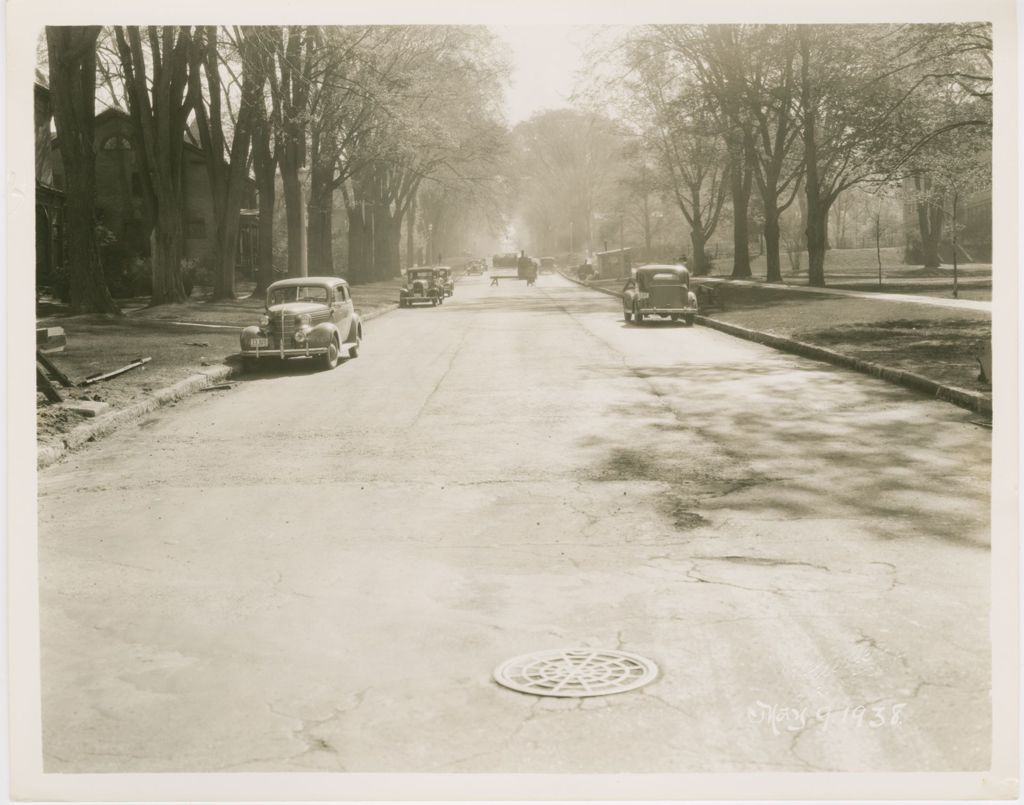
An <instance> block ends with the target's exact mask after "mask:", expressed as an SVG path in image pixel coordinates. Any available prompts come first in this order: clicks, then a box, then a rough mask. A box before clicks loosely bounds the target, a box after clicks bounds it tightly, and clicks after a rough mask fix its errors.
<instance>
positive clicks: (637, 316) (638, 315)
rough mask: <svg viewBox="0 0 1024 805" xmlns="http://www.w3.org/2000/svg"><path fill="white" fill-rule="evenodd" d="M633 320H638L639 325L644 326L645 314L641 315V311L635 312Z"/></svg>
mask: <svg viewBox="0 0 1024 805" xmlns="http://www.w3.org/2000/svg"><path fill="white" fill-rule="evenodd" d="M633 318H634V319H635V320H636V323H637V324H643V323H644V314H643V313H641V312H640V311H639V310H634V311H633Z"/></svg>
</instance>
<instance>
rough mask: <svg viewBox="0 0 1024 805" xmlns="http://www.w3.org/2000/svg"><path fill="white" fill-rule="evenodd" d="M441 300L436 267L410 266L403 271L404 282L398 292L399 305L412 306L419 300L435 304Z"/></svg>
mask: <svg viewBox="0 0 1024 805" xmlns="http://www.w3.org/2000/svg"><path fill="white" fill-rule="evenodd" d="M443 301H444V292H443V291H442V289H441V284H440V273H439V272H438V270H437V269H436V268H410V269H408V270H407V271H406V272H405V284H404V285H403V286H402V289H401V290H400V291H399V292H398V306H399V307H412V306H413V305H415V304H419V303H421V302H426V303H428V304H431V305H435V306H436V305H439V304H441V302H443Z"/></svg>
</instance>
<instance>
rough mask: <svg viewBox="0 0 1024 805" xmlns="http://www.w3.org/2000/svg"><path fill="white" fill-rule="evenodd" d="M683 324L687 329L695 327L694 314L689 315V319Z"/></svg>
mask: <svg viewBox="0 0 1024 805" xmlns="http://www.w3.org/2000/svg"><path fill="white" fill-rule="evenodd" d="M683 323H684V324H685V325H686V326H687V327H693V314H692V313H690V314H689V315H687V317H686V318H685V319H684V320H683Z"/></svg>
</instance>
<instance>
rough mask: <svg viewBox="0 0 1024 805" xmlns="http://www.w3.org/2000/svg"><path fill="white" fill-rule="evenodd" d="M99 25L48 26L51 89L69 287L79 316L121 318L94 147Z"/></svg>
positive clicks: (72, 302) (75, 311) (73, 305)
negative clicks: (99, 239)
mask: <svg viewBox="0 0 1024 805" xmlns="http://www.w3.org/2000/svg"><path fill="white" fill-rule="evenodd" d="M98 34H99V27H90V28H82V27H60V28H55V27H47V29H46V42H47V55H48V58H49V63H50V90H51V97H52V101H53V113H54V114H53V116H54V121H55V123H56V126H57V139H58V141H59V143H60V151H61V159H62V160H63V163H64V176H65V183H66V188H67V192H66V194H65V199H66V216H67V217H66V221H67V233H68V247H69V248H68V259H67V266H68V270H69V275H70V276H69V283H70V289H69V290H70V294H71V310H72V312H74V313H112V314H114V315H120V314H121V310H120V308H118V306H117V305H116V304H115V302H114V300H113V298H112V297H111V295H110V291H109V290H108V288H107V283H106V280H105V279H104V276H103V266H102V265H101V263H100V252H99V246H98V245H97V243H96V153H95V150H94V148H95V143H94V139H93V137H94V127H95V119H96V118H95V114H96V113H95V110H94V108H93V104H94V99H95V95H96V38H97V36H98Z"/></svg>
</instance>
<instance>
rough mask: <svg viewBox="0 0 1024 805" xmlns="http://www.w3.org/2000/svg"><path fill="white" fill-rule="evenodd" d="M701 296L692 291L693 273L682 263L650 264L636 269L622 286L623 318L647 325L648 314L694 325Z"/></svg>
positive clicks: (688, 325)
mask: <svg viewBox="0 0 1024 805" xmlns="http://www.w3.org/2000/svg"><path fill="white" fill-rule="evenodd" d="M696 315H697V297H696V296H695V295H694V294H693V292H692V291H691V290H690V272H689V271H687V270H686V268H685V267H684V266H679V265H646V266H639V267H638V268H634V269H633V271H632V276H631V277H630V278H629V279H628V280H627V281H626V285H625V287H623V289H622V317H623V318H624V319H625V320H626V322H630V321H632V322H635V323H636V324H643V322H644V317H645V316H660V317H661V318H663V319H664V318H668V319H672V321H679V320H680V319H682V320H683V322H684V323H685V324H686V326H687V327H690V326H692V325H693V317H694V316H696Z"/></svg>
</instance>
